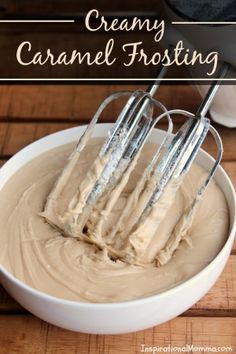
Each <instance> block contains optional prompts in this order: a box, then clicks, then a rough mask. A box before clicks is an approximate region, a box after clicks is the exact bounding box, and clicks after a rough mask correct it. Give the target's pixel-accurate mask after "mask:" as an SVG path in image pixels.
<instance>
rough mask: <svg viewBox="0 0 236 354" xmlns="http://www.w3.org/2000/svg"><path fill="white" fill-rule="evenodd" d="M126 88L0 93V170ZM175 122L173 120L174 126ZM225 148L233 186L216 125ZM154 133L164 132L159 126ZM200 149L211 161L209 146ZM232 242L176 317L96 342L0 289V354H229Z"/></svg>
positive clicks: (191, 102) (180, 99)
mask: <svg viewBox="0 0 236 354" xmlns="http://www.w3.org/2000/svg"><path fill="white" fill-rule="evenodd" d="M134 88H136V87H135V86H125V85H122V86H121V85H117V86H113V85H94V86H89V85H77V86H76V85H68V86H61V85H54V86H51V85H47V86H46V85H38V86H37V85H25V86H17V85H16V86H14V85H11V86H7V85H2V86H0V165H3V164H4V163H5V162H6V161H7V160H8V159H9V158H10V157H11V156H12V155H13V154H15V153H16V152H17V151H19V150H20V149H21V148H23V147H24V146H26V145H28V144H29V143H31V142H33V141H35V140H37V139H39V138H41V137H43V136H46V135H48V134H50V133H53V132H56V131H59V130H62V129H65V128H69V127H73V126H77V125H81V124H86V123H87V122H88V121H89V120H90V119H91V117H92V115H93V114H94V112H95V110H96V108H97V107H98V105H99V104H100V103H101V101H102V100H103V99H104V98H105V97H106V96H107V95H108V94H110V93H112V92H114V91H117V90H132V89H134ZM158 99H160V100H161V101H162V102H163V103H165V104H166V106H167V107H168V108H179V107H181V108H184V109H188V110H190V111H192V112H194V111H195V110H196V109H197V106H198V104H199V103H200V101H201V98H200V96H199V94H198V93H197V92H196V90H194V89H193V88H192V87H191V86H188V85H164V86H162V87H161V88H160V90H159V92H158ZM118 111H119V107H118V105H114V104H113V105H111V107H110V108H109V109H108V111H107V112H106V114H105V115H104V116H103V119H102V121H104V122H112V121H114V119H115V118H116V116H117V113H118ZM180 123H181V119H179V118H177V119H176V124H177V126H179V125H180ZM215 126H216V128H217V129H218V131H219V133H220V134H221V137H222V139H223V143H224V149H225V153H224V158H223V162H222V166H223V168H224V169H225V170H226V172H227V173H228V174H229V176H230V178H231V180H232V181H233V183H234V185H236V129H228V128H225V127H221V126H219V125H215ZM160 128H165V126H164V125H163V124H161V125H160ZM204 148H205V149H206V150H207V151H208V152H210V153H212V154H214V153H215V148H214V145H213V144H212V141H211V139H210V138H209V139H207V141H206V143H205V145H204ZM235 269H236V243H235V244H234V247H233V250H232V253H231V256H230V259H229V261H228V263H227V265H226V267H225V269H224V272H223V273H222V275H221V276H220V278H219V280H218V281H217V283H216V284H215V286H214V287H213V288H212V289H211V290H210V291H209V292H208V294H206V295H205V296H204V297H203V298H202V299H201V300H200V301H199V302H198V303H197V304H195V305H194V306H193V307H192V308H191V309H189V310H188V311H186V312H185V313H183V314H182V315H181V316H180V317H178V318H176V319H174V320H172V321H169V322H168V323H165V324H163V325H161V326H157V327H155V328H152V329H147V330H145V331H141V332H137V333H132V334H127V335H118V336H95V335H86V334H81V333H75V332H70V331H66V330H63V329H60V328H57V327H55V326H52V325H49V324H47V323H45V322H44V321H41V320H39V319H37V318H35V317H34V316H32V315H30V314H29V313H28V312H27V311H26V310H25V309H23V308H22V307H21V306H20V305H19V304H17V303H16V302H15V301H14V300H13V299H12V298H11V297H10V296H9V295H8V294H7V293H6V291H5V290H4V289H3V288H1V287H0V353H1V354H2V353H3V354H5V353H6V354H8V353H10V354H11V353H17V354H21V353H47V354H49V353H50V354H51V353H66V354H70V353H78V354H87V353H90V354H96V353H98V354H110V353H112V354H118V353H121V354H122V353H123V354H133V353H141V344H146V345H147V346H148V347H149V346H163V345H169V344H172V345H174V346H177V345H178V346H182V345H185V344H186V343H188V344H190V345H191V344H194V345H195V346H197V345H198V346H201V345H205V346H207V345H208V346H231V347H232V348H233V353H236V272H235Z"/></svg>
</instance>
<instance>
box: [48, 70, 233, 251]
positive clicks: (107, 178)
mask: <svg viewBox="0 0 236 354" xmlns="http://www.w3.org/2000/svg"><path fill="white" fill-rule="evenodd" d="M227 70H228V65H227V64H223V65H222V67H221V69H220V71H219V74H218V76H219V78H221V77H224V76H225V75H226V72H227ZM165 73H166V67H162V69H161V71H160V73H159V76H158V79H157V81H156V82H155V83H154V85H152V86H150V87H149V88H148V90H147V92H144V91H142V90H137V91H135V92H118V93H115V94H113V95H111V96H109V97H108V98H106V99H105V100H104V102H103V103H102V104H101V105H100V107H99V108H98V110H97V112H96V113H95V115H94V117H93V119H92V120H91V122H90V124H89V125H88V127H87V128H86V130H85V132H84V134H83V135H82V137H81V138H80V140H79V142H78V144H77V148H76V152H75V153H76V154H78V156H79V155H80V153H81V152H82V150H83V149H84V147H85V146H86V144H87V142H88V140H89V139H90V137H91V135H92V132H93V129H94V127H95V124H96V123H97V121H98V119H99V117H100V116H101V114H102V112H103V110H104V109H105V108H106V106H107V105H108V104H109V103H110V102H112V101H114V100H116V99H118V98H120V97H125V96H128V100H127V103H126V104H125V106H124V107H123V109H122V110H121V112H120V114H119V116H118V118H117V120H116V123H115V124H114V126H113V127H112V129H111V130H110V131H109V133H108V136H107V137H106V139H105V142H104V144H103V145H102V147H101V150H100V151H99V153H98V156H97V158H96V159H95V161H94V163H93V164H92V166H91V168H90V169H89V171H88V172H87V176H88V175H89V178H90V181H92V182H91V184H90V187H89V188H86V191H85V192H84V193H83V198H80V200H79V203H78V199H76V198H73V199H72V200H71V202H70V205H69V207H68V210H67V211H66V212H65V214H64V215H63V226H61V225H62V224H60V225H59V227H60V228H63V232H64V233H65V234H66V235H69V236H74V237H76V236H78V237H80V238H84V239H85V240H87V241H89V240H93V241H94V242H96V237H95V234H96V231H97V230H98V229H99V228H100V231H101V228H102V225H100V223H99V220H98V221H97V222H96V223H95V224H94V223H92V222H91V221H90V220H89V218H90V214H91V211H92V210H93V208H94V207H95V205H96V203H98V202H99V201H100V200H101V199H102V198H103V197H104V195H106V196H107V197H106V198H105V200H106V202H104V203H103V208H104V213H106V215H109V212H111V210H112V208H113V206H114V204H115V202H116V200H117V198H118V197H119V195H120V194H121V192H122V191H123V189H124V187H125V185H126V182H127V180H128V177H127V176H129V175H130V173H131V172H132V171H133V170H134V169H135V166H136V164H137V161H138V158H139V154H140V152H141V150H142V148H143V146H144V144H145V142H146V141H147V139H148V137H149V135H150V133H151V131H152V129H153V128H154V127H155V126H156V125H157V124H158V123H159V121H161V120H163V119H166V120H167V122H168V128H167V131H166V134H165V136H164V139H163V141H162V143H161V144H160V146H159V147H158V148H157V150H156V152H155V154H154V156H153V158H152V160H151V162H150V163H149V164H148V166H147V168H146V170H145V171H144V172H143V174H142V176H141V178H140V180H139V181H138V185H139V190H140V191H143V190H144V189H145V188H146V187H147V185H148V192H147V191H146V193H144V194H143V195H141V194H142V193H141V192H140V200H139V203H138V204H137V210H136V211H135V216H134V217H130V218H129V220H128V221H127V220H126V219H127V218H126V209H127V208H128V206H129V203H131V202H132V193H131V196H130V199H128V201H127V205H126V208H124V210H123V212H122V213H121V215H120V220H119V222H118V223H117V225H115V226H114V227H113V228H112V230H110V233H109V237H108V238H107V245H108V247H109V239H112V238H114V237H115V236H116V234H119V226H118V225H120V224H121V223H123V224H124V222H125V221H127V225H126V228H125V235H126V236H127V235H129V234H130V233H132V232H135V230H136V229H138V228H139V227H140V225H142V223H144V222H145V220H146V218H147V217H148V215H150V213H151V211H152V209H153V208H154V207H155V205H156V204H157V202H158V200H159V199H160V197H161V195H162V193H163V191H164V190H165V188H166V187H167V186H168V184H169V183H171V181H173V180H176V181H180V182H181V181H182V177H183V176H184V175H185V174H186V172H187V171H188V170H189V169H190V166H191V165H192V162H193V160H194V159H195V157H196V155H197V153H198V151H199V149H200V147H201V145H202V143H203V141H204V139H205V137H206V135H207V133H208V132H210V133H211V134H212V135H213V138H214V140H215V142H216V146H217V156H216V160H215V162H214V163H213V166H212V168H211V170H210V172H209V175H208V177H207V178H206V180H205V182H204V183H203V185H202V186H201V188H200V189H199V190H198V193H197V196H196V199H195V200H194V201H193V203H196V200H198V199H199V198H201V197H202V195H203V193H204V191H205V190H206V188H207V186H208V184H209V182H210V181H211V179H212V178H213V176H214V173H215V171H216V168H217V166H218V164H219V163H220V161H221V158H222V153H223V147H222V142H221V139H220V136H219V134H218V133H217V131H216V130H215V128H214V127H213V126H212V125H211V124H210V121H209V119H208V118H206V117H205V115H206V113H207V111H208V108H209V106H210V104H211V102H212V100H213V98H214V96H215V94H216V92H217V90H218V88H219V86H220V80H219V81H217V82H215V83H213V84H212V86H211V87H210V89H209V91H208V93H207V95H206V97H205V99H204V100H203V102H202V104H201V105H200V107H199V109H198V110H197V112H196V114H192V113H190V112H188V111H185V110H182V109H174V110H170V111H168V110H167V109H166V107H165V106H164V105H163V104H162V103H160V102H159V101H157V100H156V99H154V98H153V96H154V94H155V92H156V91H157V88H158V86H159V82H160V80H161V78H162V77H163V76H164V75H165ZM155 109H158V110H159V114H158V115H157V116H156V117H155V116H154V110H155ZM173 115H181V116H184V117H185V119H186V121H185V123H184V124H183V125H182V126H181V128H180V129H179V131H177V133H176V134H174V135H173V134H172V131H173V122H172V118H171V117H172V116H173ZM68 163H70V161H69V162H68ZM98 166H100V167H99V168H98ZM94 171H96V173H95V172H94ZM66 174H67V172H66V169H65V170H64V171H63V173H62V175H61V176H59V178H58V180H57V182H56V184H55V186H54V189H53V191H52V192H51V195H50V198H49V200H52V199H53V197H54V195H55V194H58V193H60V188H61V183H62V177H63V180H64V182H65V178H67V176H66ZM126 177H127V178H126ZM85 180H86V177H85ZM67 182H68V183H69V180H68V181H67ZM180 184H181V183H178V185H177V188H178V187H179V185H180ZM81 188H83V181H82V186H81ZM115 189H116V191H117V193H116V197H115V198H113V199H112V201H110V202H109V195H110V194H111V193H112V191H114V190H115ZM100 204H101V202H100ZM46 208H47V205H46ZM102 212H103V211H101V213H102ZM57 226H58V225H57ZM123 237H124V235H123ZM98 245H99V242H98Z"/></svg>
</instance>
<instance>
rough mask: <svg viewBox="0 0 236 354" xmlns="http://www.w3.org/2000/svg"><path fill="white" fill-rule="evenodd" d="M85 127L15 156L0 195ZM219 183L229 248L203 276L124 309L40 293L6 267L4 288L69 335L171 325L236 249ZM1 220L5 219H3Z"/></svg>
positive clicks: (203, 161) (156, 134) (227, 190)
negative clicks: (20, 173) (25, 169)
mask: <svg viewBox="0 0 236 354" xmlns="http://www.w3.org/2000/svg"><path fill="white" fill-rule="evenodd" d="M110 127H111V124H98V125H97V127H96V129H95V134H94V135H95V137H103V136H105V135H106V134H107V132H108V130H109V128H110ZM84 129H85V126H83V127H76V128H71V129H67V130H63V131H60V132H58V133H55V134H52V135H49V136H47V137H45V138H43V139H40V140H38V141H36V142H34V143H33V144H31V145H29V146H27V147H25V148H24V149H23V150H21V151H20V152H18V153H17V154H16V155H14V156H13V157H12V158H11V159H10V160H9V161H8V162H7V163H6V164H5V165H4V166H3V167H2V168H1V170H0V190H1V188H3V186H4V185H5V183H7V181H8V180H9V179H10V178H11V176H12V175H13V174H14V173H15V172H17V170H19V169H20V168H22V167H23V166H24V165H25V164H26V163H28V162H29V161H30V160H32V159H33V158H35V157H36V156H38V155H40V154H42V153H44V152H46V151H48V150H50V149H52V148H55V147H57V146H59V145H63V144H66V143H69V142H73V141H76V140H78V138H79V136H80V135H81V134H82V133H83V131H84ZM163 134H164V133H163V131H161V130H157V129H155V130H154V131H153V132H152V134H151V136H150V138H149V140H150V141H151V142H157V143H158V142H159V141H161V139H162V138H163ZM197 161H198V163H199V164H200V165H202V166H203V167H204V168H205V169H206V170H208V169H209V168H210V166H211V164H212V162H213V161H214V160H213V158H212V157H211V156H210V155H208V154H207V153H206V152H205V151H203V150H201V151H200V153H199V155H198V158H197ZM215 179H216V181H217V183H218V184H219V186H220V187H221V189H222V190H223V192H224V194H225V197H226V199H227V202H228V206H229V210H230V228H229V234H228V239H227V242H226V243H225V245H224V247H223V249H222V250H221V251H220V253H219V254H218V255H217V256H216V257H215V259H214V260H213V261H212V262H211V263H210V264H209V265H208V266H207V267H206V268H204V269H203V270H202V271H201V272H200V273H198V274H197V275H195V276H194V277H192V278H191V279H189V280H187V281H185V282H184V283H182V284H181V285H178V286H176V287H174V288H172V289H170V290H168V291H165V292H163V293H161V294H158V295H153V296H149V297H146V298H142V299H137V300H132V301H125V302H119V303H104V304H97V303H82V302H75V301H67V300H63V299H61V298H56V297H53V296H50V295H48V294H46V293H43V292H40V291H38V290H36V289H34V288H31V287H30V286H28V285H26V284H24V283H23V282H21V281H19V280H18V279H16V278H15V277H14V276H13V275H12V274H10V273H9V272H8V271H7V270H6V269H5V268H4V267H3V266H2V265H1V266H0V274H1V282H2V285H3V286H4V288H5V289H6V290H7V291H8V292H9V294H11V296H12V297H13V298H15V300H16V301H18V302H19V303H20V304H21V305H22V306H23V307H25V308H26V309H27V310H29V311H30V312H31V313H33V314H34V315H36V316H38V317H39V318H41V319H43V320H45V321H47V322H49V323H52V324H54V325H56V326H59V327H63V328H66V329H70V330H74V331H79V332H85V333H97V334H116V333H127V332H133V331H138V330H142V329H145V328H148V327H152V326H155V325H158V324H161V323H163V322H165V321H168V320H170V319H172V318H174V317H176V316H178V315H179V314H181V313H182V312H184V311H186V310H187V309H188V308H190V307H191V306H192V305H193V304H194V303H196V302H197V301H198V300H199V299H200V298H201V297H202V296H203V295H204V294H206V292H207V291H208V290H209V289H210V288H211V287H212V286H213V284H214V283H215V282H216V280H217V278H218V277H219V275H220V274H221V272H222V270H223V268H224V266H225V264H226V262H227V260H228V257H229V255H230V251H231V248H232V245H233V240H234V235H235V231H236V218H235V209H236V207H235V204H236V203H235V191H234V188H233V186H232V183H231V181H230V179H229V177H228V176H227V174H226V173H225V171H224V170H223V168H222V167H219V168H218V169H217V172H216V175H215ZM0 217H1V216H0Z"/></svg>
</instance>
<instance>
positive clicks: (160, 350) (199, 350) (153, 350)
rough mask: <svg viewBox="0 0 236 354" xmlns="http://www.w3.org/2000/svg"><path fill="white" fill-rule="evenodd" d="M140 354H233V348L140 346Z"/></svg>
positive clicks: (190, 345) (188, 345) (191, 345)
mask: <svg viewBox="0 0 236 354" xmlns="http://www.w3.org/2000/svg"><path fill="white" fill-rule="evenodd" d="M141 353H153V354H154V353H233V348H232V347H229V346H223V347H219V346H196V345H193V344H185V345H184V346H173V345H170V344H169V345H166V346H151V347H150V346H147V345H146V344H141Z"/></svg>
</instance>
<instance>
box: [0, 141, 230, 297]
mask: <svg viewBox="0 0 236 354" xmlns="http://www.w3.org/2000/svg"><path fill="white" fill-rule="evenodd" d="M100 146H101V140H100V139H93V140H91V141H90V142H89V144H88V146H87V147H86V148H85V149H84V151H83V152H82V153H81V156H80V158H79V157H78V154H76V152H74V153H73V154H72V155H70V153H71V151H72V149H73V144H69V145H64V146H62V147H60V148H56V149H53V150H51V151H48V152H47V153H44V154H42V155H41V156H39V157H37V158H36V159H34V160H32V161H31V162H29V163H28V164H27V165H25V166H24V167H22V169H21V170H19V171H18V172H17V173H16V174H15V175H14V176H13V177H12V178H11V179H10V180H9V181H8V183H7V184H6V185H5V186H4V187H3V189H2V190H1V191H0V196H1V198H0V215H1V218H0V227H1V229H2V230H4V232H3V233H2V235H1V238H2V241H3V242H2V247H1V249H0V261H1V263H2V264H3V265H4V266H5V267H6V268H7V269H8V270H9V271H10V272H11V273H12V274H13V275H14V276H15V277H17V278H18V279H20V280H22V281H23V282H25V283H27V284H28V285H30V286H32V287H34V288H36V289H39V290H41V291H43V292H46V293H48V294H51V295H54V296H57V297H61V298H65V299H70V300H77V301H89V302H103V303H104V302H117V301H125V300H131V299H135V298H141V297H145V296H149V295H154V294H157V293H160V292H163V291H165V290H167V289H170V288H172V287H174V286H176V285H178V284H180V283H182V282H184V281H185V280H187V279H189V278H190V277H192V276H193V275H195V274H196V273H198V272H199V271H201V270H202V269H203V268H204V267H205V266H206V265H207V264H209V263H210V262H211V261H212V260H213V259H214V257H215V256H216V255H217V253H218V252H219V251H220V250H221V248H222V246H223V245H224V243H225V241H226V237H227V232H228V224H229V216H228V207H227V203H226V200H225V197H224V195H223V192H222V191H221V189H220V188H219V187H218V186H217V184H216V182H215V181H212V182H211V184H210V185H209V187H208V189H207V191H206V193H205V195H204V199H203V200H196V199H195V196H196V191H197V189H198V188H199V187H200V186H201V184H202V183H203V181H204V179H205V178H206V172H205V171H204V170H203V169H202V168H201V167H200V166H199V165H197V164H194V165H193V166H192V168H191V170H190V171H189V172H188V173H187V175H186V176H185V177H184V180H183V183H181V185H180V186H179V181H172V183H170V184H169V185H168V187H167V188H166V189H165V192H164V193H163V195H162V196H161V198H160V200H159V201H158V203H157V204H156V206H155V208H153V209H152V210H151V212H150V213H149V214H148V217H147V218H146V219H144V220H143V222H141V223H139V224H138V226H137V227H136V228H135V229H134V230H133V229H132V227H129V225H132V223H133V222H134V221H135V220H136V219H138V217H139V215H140V211H141V210H142V208H143V205H144V204H145V201H146V200H147V196H148V183H152V182H151V179H149V180H148V182H145V183H144V182H143V181H142V178H140V177H141V176H142V175H143V171H144V169H145V167H146V165H147V163H148V161H150V159H151V157H152V155H153V152H154V151H155V149H156V147H155V146H154V145H152V144H147V146H145V147H144V150H143V151H142V153H141V155H140V158H139V159H138V161H136V162H137V165H136V162H135V169H134V170H133V171H131V170H130V171H129V172H130V173H129V174H128V176H127V175H126V176H123V177H122V179H121V181H120V183H119V184H118V185H117V187H116V188H114V189H113V190H112V191H111V193H109V194H107V195H106V194H105V195H104V196H103V197H102V198H100V200H99V202H98V203H97V204H96V205H95V206H94V207H92V208H88V206H86V203H85V202H86V196H87V195H88V191H89V189H90V187H91V184H93V183H94V178H95V177H96V176H97V175H98V174H99V171H100V170H101V169H102V168H103V166H104V164H105V163H106V161H103V160H102V159H99V158H96V157H97V152H98V151H99V148H100ZM68 156H70V160H69V163H67V168H66V169H63V167H64V166H65V164H66V161H67V159H68ZM94 160H95V161H96V163H95V164H92V162H93V161H94ZM91 166H92V169H91ZM62 171H63V173H62V178H59V180H58V176H60V174H61V172H62ZM56 181H57V183H56V185H55V182H56ZM84 207H85V208H87V209H86V210H87V213H82V210H84V209H83V208H84ZM81 216H82V218H81ZM48 221H49V222H48ZM131 221H132V222H131ZM84 223H86V225H87V229H89V230H90V232H88V230H84V228H83V225H84ZM55 226H56V227H55ZM61 230H63V231H64V232H62V231H61Z"/></svg>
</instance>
